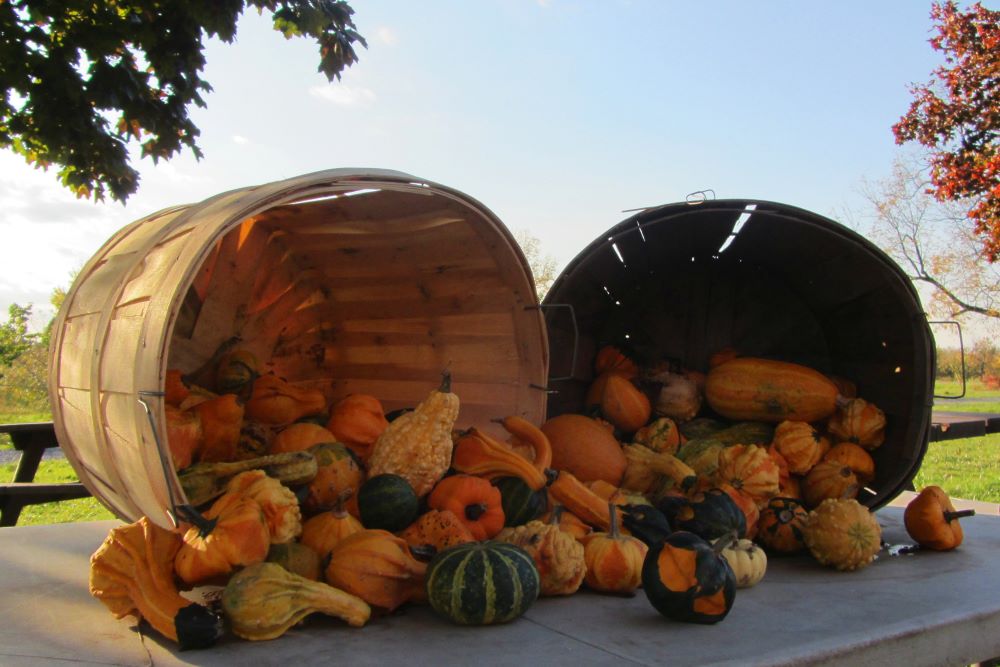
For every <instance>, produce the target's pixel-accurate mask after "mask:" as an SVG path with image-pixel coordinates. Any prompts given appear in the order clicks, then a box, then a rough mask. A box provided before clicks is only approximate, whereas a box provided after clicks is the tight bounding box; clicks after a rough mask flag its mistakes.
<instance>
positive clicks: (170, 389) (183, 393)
mask: <svg viewBox="0 0 1000 667" xmlns="http://www.w3.org/2000/svg"><path fill="white" fill-rule="evenodd" d="M190 393H191V390H190V389H188V387H187V385H186V384H184V378H183V376H182V375H181V372H180V371H179V370H178V369H176V368H168V369H167V376H166V378H165V380H164V387H163V400H164V402H166V403H167V405H173V406H174V407H177V406H179V405H180V404H181V403H183V402H184V399H185V398H187V397H188V395H189V394H190Z"/></svg>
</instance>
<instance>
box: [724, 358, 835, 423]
mask: <svg viewBox="0 0 1000 667" xmlns="http://www.w3.org/2000/svg"><path fill="white" fill-rule="evenodd" d="M837 395H838V392H837V385H835V384H834V383H833V382H831V381H830V379H829V378H828V377H826V376H825V375H823V374H822V373H820V372H818V371H816V370H813V369H812V368H808V367H806V366H802V365H799V364H793V363H788V362H784V361H772V360H770V359H758V358H755V357H737V358H736V359H732V360H730V361H727V362H725V363H722V364H720V365H718V366H716V367H715V368H712V369H711V370H710V371H709V372H708V378H707V379H706V381H705V398H706V399H707V400H708V403H709V405H711V406H712V409H713V410H715V411H716V412H717V413H719V414H720V415H722V416H723V417H726V418H727V419H732V420H748V421H766V422H775V423H777V422H782V421H785V420H789V421H802V422H813V421H817V420H820V419H826V418H827V417H829V416H830V415H832V414H833V411H834V410H835V409H836V407H837Z"/></svg>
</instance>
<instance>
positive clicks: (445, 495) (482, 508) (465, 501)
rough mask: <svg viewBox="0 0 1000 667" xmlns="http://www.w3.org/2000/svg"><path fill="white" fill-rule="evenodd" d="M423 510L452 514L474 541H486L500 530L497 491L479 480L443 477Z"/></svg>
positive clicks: (501, 520)
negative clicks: (428, 509) (467, 530)
mask: <svg viewBox="0 0 1000 667" xmlns="http://www.w3.org/2000/svg"><path fill="white" fill-rule="evenodd" d="M427 506H428V507H430V508H431V509H435V510H450V511H451V512H453V513H454V514H455V516H457V517H458V518H459V520H460V521H461V522H462V523H464V524H465V527H466V528H468V529H469V532H471V533H472V536H473V537H474V538H476V539H477V540H488V539H490V538H491V537H493V536H494V535H496V534H497V533H499V532H500V531H501V530H503V525H504V513H503V498H502V496H501V495H500V489H498V488H497V487H495V486H493V485H492V484H490V483H489V481H488V480H486V479H484V478H482V477H474V476H472V475H452V476H450V477H445V478H444V479H442V480H441V481H440V482H438V483H437V485H435V487H434V489H433V490H432V491H431V493H430V495H429V496H428V497H427Z"/></svg>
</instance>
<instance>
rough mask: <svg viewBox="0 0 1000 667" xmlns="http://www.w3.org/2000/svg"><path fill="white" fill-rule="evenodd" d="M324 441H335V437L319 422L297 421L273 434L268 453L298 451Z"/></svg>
mask: <svg viewBox="0 0 1000 667" xmlns="http://www.w3.org/2000/svg"><path fill="white" fill-rule="evenodd" d="M324 442H328V443H333V442H337V438H336V436H334V435H333V433H330V431H328V430H327V429H325V428H323V427H322V426H320V425H319V424H313V423H312V422H298V423H296V424H289V425H288V426H286V427H285V428H283V429H281V430H280V431H279V432H278V434H277V435H275V436H274V439H273V440H271V446H270V448H269V449H268V453H270V454H281V453H283V452H300V451H302V450H304V449H309V448H310V447H312V446H313V445H318V444H320V443H324Z"/></svg>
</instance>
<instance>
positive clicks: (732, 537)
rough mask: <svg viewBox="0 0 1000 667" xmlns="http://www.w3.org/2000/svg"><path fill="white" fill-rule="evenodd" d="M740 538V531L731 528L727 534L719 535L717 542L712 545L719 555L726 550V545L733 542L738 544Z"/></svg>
mask: <svg viewBox="0 0 1000 667" xmlns="http://www.w3.org/2000/svg"><path fill="white" fill-rule="evenodd" d="M738 539H739V533H737V532H736V531H735V530H731V531H729V532H728V533H726V534H725V535H722V536H721V537H719V539H717V540H716V541H715V544H713V545H712V551H714V552H715V553H716V554H717V555H718V554H721V553H722V552H723V551H725V549H726V547H728V546H730V545H732V544H736V542H737V540H738Z"/></svg>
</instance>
